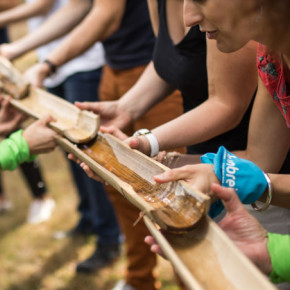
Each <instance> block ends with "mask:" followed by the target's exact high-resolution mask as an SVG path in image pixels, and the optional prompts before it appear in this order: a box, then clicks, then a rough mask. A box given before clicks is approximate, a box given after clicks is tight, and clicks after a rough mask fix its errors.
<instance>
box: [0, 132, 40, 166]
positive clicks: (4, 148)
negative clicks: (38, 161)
mask: <svg viewBox="0 0 290 290" xmlns="http://www.w3.org/2000/svg"><path fill="white" fill-rule="evenodd" d="M22 133H23V130H18V131H16V132H15V133H13V134H11V135H10V137H9V138H6V139H4V140H3V141H2V142H1V143H0V165H1V169H2V170H14V169H15V168H17V167H18V165H19V164H21V163H23V162H29V161H32V160H34V159H35V158H36V156H30V151H29V147H28V144H27V142H26V140H25V139H24V138H23V136H22Z"/></svg>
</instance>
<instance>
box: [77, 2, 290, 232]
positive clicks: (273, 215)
mask: <svg viewBox="0 0 290 290" xmlns="http://www.w3.org/2000/svg"><path fill="white" fill-rule="evenodd" d="M151 2H155V1H151ZM168 3H169V2H168ZM170 3H173V1H171V2H170ZM168 7H169V4H167V7H166V8H167V11H168V10H169V9H168ZM162 11H164V4H163V7H161V12H160V13H162ZM173 11H174V12H175V14H176V11H178V10H177V9H175V10H174V9H173ZM163 14H164V12H163ZM155 15H156V13H155ZM172 18H173V17H168V15H167V17H166V19H167V21H168V22H169V21H170V19H172ZM163 19H164V18H163ZM174 20H176V15H175V18H174ZM156 22H158V21H155V23H156ZM159 24H160V25H163V26H164V23H163V22H162V19H160V21H159ZM175 27H176V26H175ZM160 29H161V28H160ZM163 30H164V29H163ZM165 31H166V30H165ZM162 33H163V34H164V31H162V30H159V35H158V39H157V43H158V41H159V42H161V40H159V39H161V37H162V36H160V34H162ZM165 35H166V34H165ZM166 37H167V38H168V36H167V35H166ZM166 37H165V39H166ZM188 38H189V37H188V35H187V39H188ZM178 40H179V41H177V43H178V45H177V48H180V50H181V49H182V47H181V44H183V41H184V40H182V41H180V39H178ZM163 43H164V35H163ZM209 46H215V43H214V42H212V41H211V42H209ZM162 48H163V50H162V51H163V53H162V54H161V56H160V55H159V59H158V60H157V64H156V65H155V68H157V67H158V66H159V68H160V64H158V61H159V60H160V59H162V57H164V55H165V53H164V51H168V48H167V47H166V48H167V49H166V50H165V49H164V47H162ZM244 49H245V48H244ZM182 52H183V53H184V50H182ZM187 53H188V52H187ZM254 53H255V52H254ZM155 54H156V49H155ZM184 54H185V53H184ZM231 55H232V54H231ZM245 55H246V53H245ZM227 57H229V56H228V55H225V56H224V59H225V62H226V61H227V64H228V65H229V68H231V69H232V68H233V67H239V69H241V67H243V66H242V65H241V64H240V65H237V63H235V65H234V64H233V65H231V63H230V59H229V58H228V59H227ZM170 59H171V60H172V57H171V58H170ZM179 59H180V58H179ZM217 59H218V58H217V57H216V58H214V60H215V63H216V61H217ZM233 59H235V58H234V56H233ZM235 60H236V61H237V62H238V60H241V58H239V57H236V59H235ZM159 62H160V61H159ZM165 63H166V65H167V66H168V63H169V62H168V61H167V62H165ZM170 63H172V62H170ZM210 63H211V62H210V61H208V65H209V64H210ZM241 63H243V61H242V60H241ZM163 65H164V64H163ZM181 67H182V66H181V65H176V67H174V68H173V69H172V68H171V69H167V70H165V69H164V71H165V72H164V71H163V72H162V73H163V74H162V75H161V76H163V77H165V78H169V77H171V75H172V74H173V72H176V71H178V73H179V75H182V76H183V74H181V73H180V68H181ZM244 67H247V66H246V64H245V66H244ZM247 68H248V69H249V67H247ZM251 68H252V75H253V77H252V78H251V80H256V77H255V76H254V75H255V74H256V69H255V63H254V57H253V62H252V67H251ZM147 71H148V72H149V69H147ZM208 71H209V74H210V72H211V70H210V69H208ZM150 72H151V71H150ZM168 72H170V74H169V73H168ZM240 72H241V75H242V77H247V76H248V77H249V73H245V72H242V71H240ZM166 73H167V74H169V75H170V76H169V77H168V75H166ZM229 74H230V75H229V76H228V75H225V73H224V72H223V73H221V72H220V73H217V76H219V78H221V77H224V78H225V82H221V81H220V82H219V84H221V86H223V84H225V83H227V84H229V83H233V87H234V88H235V89H236V92H235V94H236V96H239V95H240V94H241V92H243V93H245V95H246V94H247V91H246V90H241V88H240V87H239V86H240V85H242V84H244V83H247V82H245V81H242V78H241V76H238V75H237V82H230V81H229V79H230V78H232V77H233V71H232V70H231V71H229ZM148 75H149V76H150V77H151V76H152V75H153V73H152V72H151V73H150V74H149V73H148ZM148 75H147V76H148ZM148 79H149V77H148ZM249 79H250V78H249ZM175 81H176V80H175ZM148 83H149V84H150V86H145V85H144V86H143V88H146V89H145V90H143V91H142V93H140V95H144V94H145V93H148V94H149V92H150V90H149V88H154V89H155V92H156V91H157V89H156V87H154V86H153V85H152V84H153V81H152V78H150V82H148ZM192 83H194V82H191V84H192ZM137 84H139V91H138V92H141V90H140V88H142V86H141V84H142V85H143V84H144V83H142V82H140V81H138V83H137ZM159 85H160V81H159ZM160 87H161V85H160ZM210 87H211V88H212V87H213V86H210ZM225 87H226V86H223V88H225ZM134 88H136V89H135V90H133V89H132V90H130V91H129V92H128V93H127V94H126V95H125V96H124V97H122V98H121V99H120V101H118V102H111V103H104V102H101V103H94V104H89V103H84V104H79V103H77V104H76V105H77V106H78V107H80V108H82V109H90V110H93V111H94V112H96V113H99V114H101V116H102V119H103V120H105V122H104V121H103V123H105V125H111V124H113V125H116V126H117V127H119V128H122V127H124V126H125V124H126V122H128V120H129V121H130V120H132V119H134V118H136V116H137V117H138V114H139V113H140V114H142V113H143V112H144V111H145V110H146V105H147V106H150V105H152V104H154V101H155V102H156V99H157V100H158V98H157V97H156V96H155V99H154V98H153V97H152V99H154V100H153V101H152V99H150V98H146V99H143V100H144V102H145V100H146V102H147V103H146V104H144V102H136V100H137V98H135V96H136V94H137V93H136V92H137V85H136V86H135V87H134ZM157 88H159V87H157ZM158 92H159V91H158ZM211 92H212V91H211ZM217 95H218V94H217ZM222 95H223V94H222V93H221V96H222ZM245 95H244V96H245ZM151 96H153V94H152V95H151ZM248 96H249V95H248ZM231 97H233V96H231ZM134 98H135V99H134ZM242 98H243V97H242V96H241V95H240V97H239V98H238V97H237V101H238V102H240V100H241V99H242ZM192 99H193V98H192ZM150 102H151V103H150ZM208 103H209V102H208ZM133 104H134V105H133ZM228 104H231V101H228ZM231 105H232V104H231ZM237 107H238V106H237ZM139 108H140V109H139ZM144 108H145V109H144ZM200 108H202V106H200ZM213 108H215V107H213ZM216 111H218V112H219V110H215V112H216ZM229 112H230V113H232V114H233V115H234V116H235V114H236V113H235V111H234V110H232V111H231V110H229ZM241 112H242V110H241ZM230 113H229V114H230ZM205 116H206V117H207V119H206V121H207V120H208V119H209V118H208V116H210V117H212V118H213V119H214V118H215V117H216V116H217V114H214V113H213V114H204V117H205ZM221 116H222V117H223V116H224V117H225V119H224V120H226V121H228V122H229V124H231V125H232V124H233V122H232V121H230V119H229V115H225V114H221ZM235 117H236V116H235ZM180 120H182V119H181V118H180ZM188 120H190V119H189V118H188ZM191 120H194V119H191ZM199 120H200V115H198V114H196V121H195V122H194V121H192V122H191V123H190V122H189V124H190V126H191V127H192V126H194V125H195V124H196V126H195V127H194V130H190V131H188V130H181V129H180V128H187V127H186V126H184V124H185V122H184V120H183V122H180V123H177V124H178V125H177V126H176V127H175V130H173V128H174V127H173V126H172V124H173V122H170V123H169V124H170V126H168V130H167V131H165V130H164V128H162V127H163V126H161V127H160V130H159V128H157V129H156V130H155V129H154V130H151V131H152V133H154V135H155V137H157V140H158V143H159V147H160V148H161V149H167V148H170V147H173V146H178V145H181V144H182V145H184V142H188V139H189V138H190V137H191V138H192V136H198V134H197V132H199V131H198V130H199V127H200V128H202V130H200V134H201V135H200V136H201V138H203V137H204V135H205V134H207V133H208V134H216V133H218V132H219V131H218V130H221V128H222V129H223V128H224V127H222V126H220V124H219V123H216V124H214V122H213V124H214V125H211V126H212V127H213V132H211V131H210V130H208V128H211V127H209V126H207V124H208V123H206V122H202V125H204V126H200V122H199ZM192 124H193V125H192ZM215 125H216V126H217V127H215ZM198 126H199V127H198ZM204 128H207V130H204ZM216 128H217V129H216ZM110 130H111V129H108V130H105V132H112V131H110ZM158 130H159V131H158ZM162 130H164V131H163V132H164V134H163V135H162ZM182 133H184V134H182ZM244 133H245V134H246V130H245V131H244ZM240 136H242V135H240ZM141 138H142V139H143V140H142V139H141ZM161 138H163V139H164V140H165V141H164V142H163V139H161ZM141 140H142V141H143V143H145V144H147V147H145V146H146V145H145V146H143V148H142V147H141V146H140V143H141ZM160 140H161V141H160ZM196 140H197V139H193V142H196ZM224 140H225V139H224ZM228 141H229V142H228V143H227V144H229V145H232V146H235V145H234V144H233V143H232V142H233V138H229V139H228ZM166 142H167V143H166ZM177 142H179V143H177ZM222 142H223V140H222V139H220V145H221V144H222ZM231 143H232V144H231ZM167 144H169V145H168V147H165V146H166V145H167ZM187 144H190V143H189V142H188V143H187ZM237 144H238V145H237V147H236V148H238V146H239V145H241V143H240V142H237ZM130 145H131V147H133V148H138V149H141V151H143V152H145V153H147V154H149V153H150V147H149V142H148V140H146V138H145V137H139V138H138V141H135V144H134V143H130ZM202 145H203V146H204V143H203V144H202ZM202 145H201V147H202ZM229 145H227V146H229ZM203 148H204V149H205V150H209V147H207V148H206V147H205V146H204V147H203ZM212 148H213V147H212ZM240 148H241V147H240ZM217 149H218V146H217V147H216V150H217ZM210 150H213V149H210ZM213 151H214V150H213ZM200 152H201V151H200ZM204 152H205V151H204ZM288 165H289V164H288V161H287V160H286V162H285V164H284V171H285V170H287V168H288V169H289V166H288ZM84 168H86V169H87V170H88V167H86V166H85V165H84ZM89 174H90V175H89V176H91V177H94V175H93V174H92V172H90V173H89ZM96 178H97V177H96ZM195 182H196V180H195ZM277 205H280V204H277ZM252 213H253V214H255V213H254V211H252ZM259 214H260V213H259ZM277 214H278V215H283V216H284V217H285V219H286V220H289V211H288V210H284V209H281V208H275V207H271V209H270V213H269V212H268V213H266V214H264V215H262V218H261V214H260V217H259V219H260V220H261V221H262V222H263V224H264V225H265V224H267V227H268V228H271V229H272V230H273V231H276V232H285V233H288V232H289V222H288V224H287V223H286V224H283V225H282V224H281V223H280V220H279V218H277Z"/></svg>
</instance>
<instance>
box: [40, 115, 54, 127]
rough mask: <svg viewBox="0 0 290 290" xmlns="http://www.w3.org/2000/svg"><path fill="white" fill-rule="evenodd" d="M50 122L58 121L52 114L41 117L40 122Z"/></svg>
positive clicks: (42, 123)
mask: <svg viewBox="0 0 290 290" xmlns="http://www.w3.org/2000/svg"><path fill="white" fill-rule="evenodd" d="M50 122H56V119H55V118H54V117H52V116H51V115H46V116H44V117H42V118H41V119H39V124H41V125H44V126H46V125H47V124H48V123H50Z"/></svg>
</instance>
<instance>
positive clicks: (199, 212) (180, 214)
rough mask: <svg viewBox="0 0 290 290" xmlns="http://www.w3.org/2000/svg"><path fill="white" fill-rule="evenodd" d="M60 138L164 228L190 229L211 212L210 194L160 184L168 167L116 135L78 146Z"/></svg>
mask: <svg viewBox="0 0 290 290" xmlns="http://www.w3.org/2000/svg"><path fill="white" fill-rule="evenodd" d="M57 141H58V143H59V145H60V146H61V147H62V148H64V150H66V151H67V152H71V153H73V154H74V155H75V156H77V157H78V159H79V160H81V161H84V162H85V163H86V164H88V165H89V166H90V168H92V170H93V171H94V172H95V173H97V174H98V175H99V176H100V177H101V178H102V179H104V180H105V181H106V182H108V183H109V184H110V185H112V186H113V187H114V188H115V189H116V190H118V191H119V192H120V193H121V194H122V195H123V196H124V197H125V198H126V199H128V200H129V201H130V202H131V203H133V204H134V205H135V206H136V207H138V208H139V209H140V210H141V211H142V212H144V213H145V214H146V215H148V216H149V217H150V218H151V219H152V220H154V221H155V222H156V223H157V224H158V225H159V226H160V227H161V228H162V229H164V230H168V231H173V232H185V231H188V230H189V229H191V228H192V227H194V225H195V224H196V223H197V222H198V221H199V220H200V219H201V218H202V217H203V216H204V215H205V214H206V213H207V212H208V209H209V206H210V198H209V197H208V196H207V195H205V194H203V193H201V192H199V191H196V190H194V189H193V188H191V187H190V186H189V185H188V184H187V183H185V182H182V181H179V182H171V183H167V184H163V185H157V184H156V183H155V181H154V179H153V177H154V176H155V175H156V174H159V173H162V172H164V171H165V170H168V168H167V167H165V166H164V165H162V164H160V163H159V162H157V161H155V160H153V159H151V158H149V157H148V156H146V155H144V154H143V153H141V152H139V151H137V150H132V149H131V148H129V146H127V145H126V144H125V143H124V142H122V141H120V140H119V139H117V138H115V137H114V136H112V135H109V134H102V133H99V134H98V136H97V138H96V139H95V140H93V141H91V142H90V143H88V144H82V145H78V146H76V145H73V144H72V143H71V142H69V141H68V140H66V139H64V138H58V140H57Z"/></svg>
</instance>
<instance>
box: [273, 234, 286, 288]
mask: <svg viewBox="0 0 290 290" xmlns="http://www.w3.org/2000/svg"><path fill="white" fill-rule="evenodd" d="M268 239H269V241H268V251H269V254H270V257H271V262H272V266H273V271H272V273H271V274H270V279H271V281H272V282H273V283H281V282H285V281H287V282H290V235H280V234H273V233H268Z"/></svg>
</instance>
